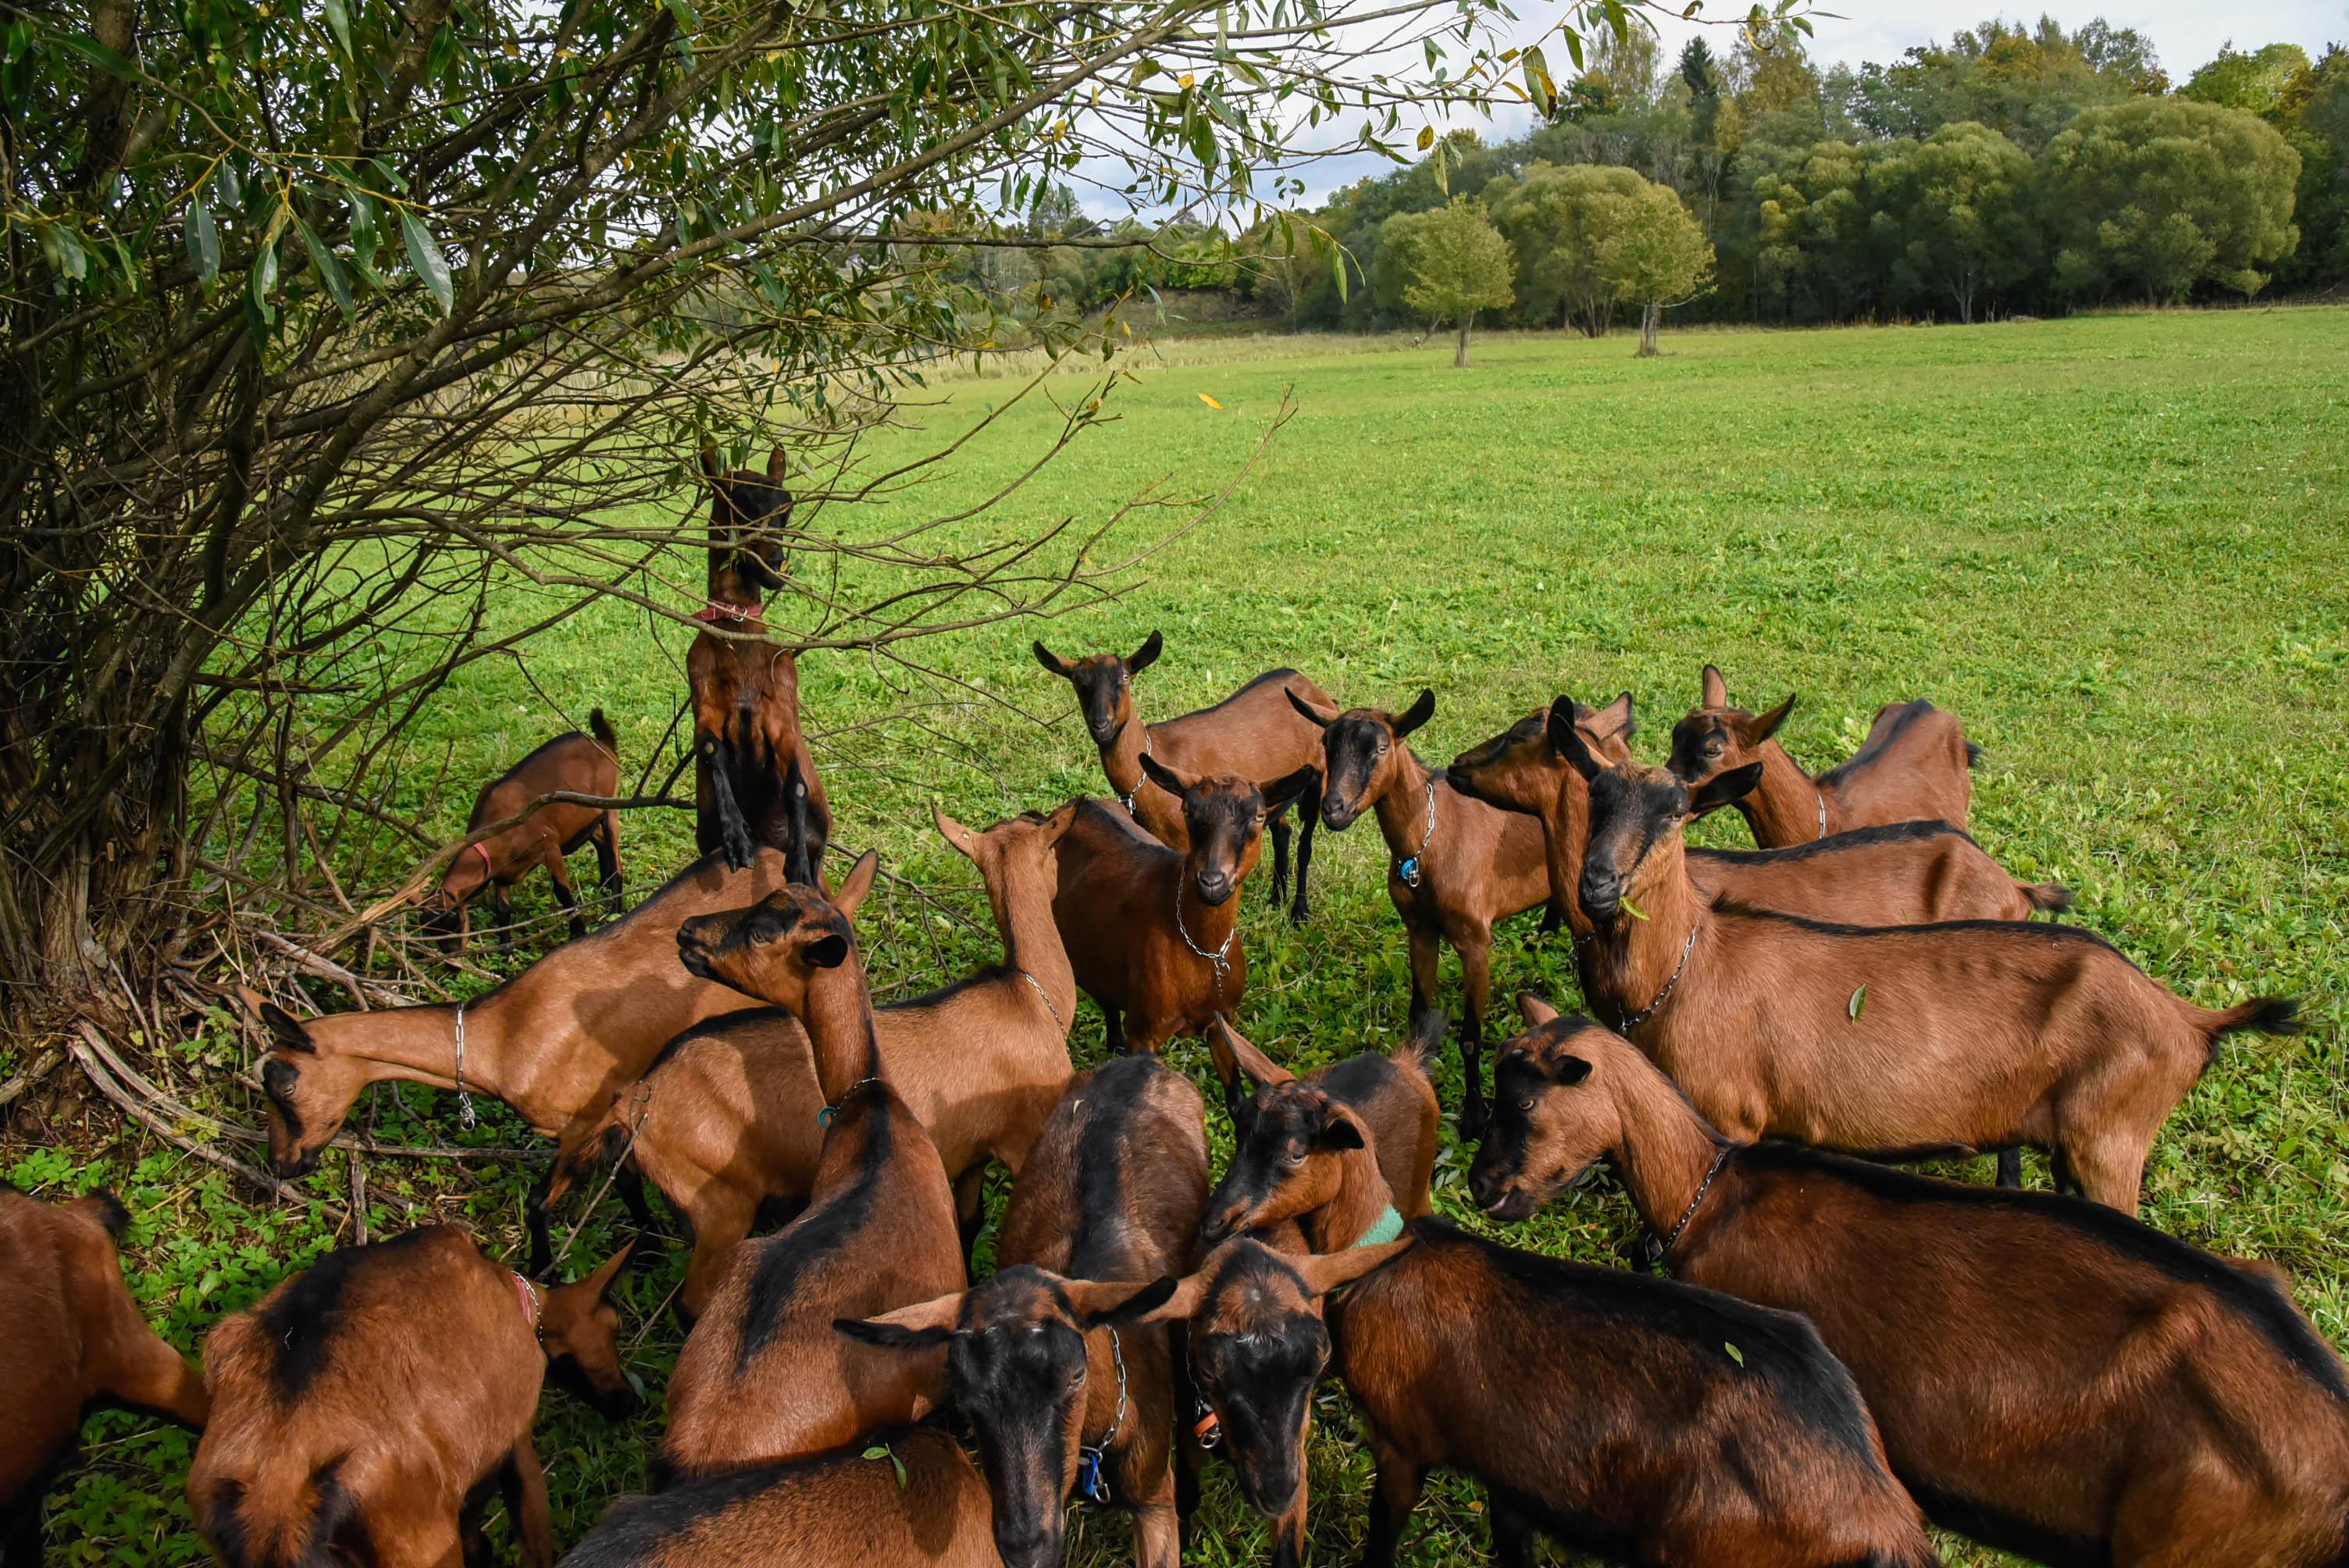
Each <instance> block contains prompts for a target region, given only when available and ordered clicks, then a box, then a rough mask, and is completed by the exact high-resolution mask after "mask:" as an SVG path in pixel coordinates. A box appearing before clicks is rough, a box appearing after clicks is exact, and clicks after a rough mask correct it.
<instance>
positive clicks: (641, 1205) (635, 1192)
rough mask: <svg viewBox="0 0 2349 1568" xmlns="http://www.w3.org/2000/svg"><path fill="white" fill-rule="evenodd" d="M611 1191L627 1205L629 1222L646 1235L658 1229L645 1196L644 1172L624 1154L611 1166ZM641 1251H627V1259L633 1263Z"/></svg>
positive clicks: (649, 1202) (651, 1207) (650, 1203)
mask: <svg viewBox="0 0 2349 1568" xmlns="http://www.w3.org/2000/svg"><path fill="white" fill-rule="evenodd" d="M612 1191H615V1192H617V1193H618V1194H619V1195H620V1202H623V1203H625V1204H626V1205H627V1206H628V1222H629V1223H631V1224H633V1225H635V1226H636V1229H637V1230H638V1231H640V1232H642V1233H644V1234H646V1235H652V1234H655V1233H657V1232H658V1231H659V1229H660V1226H659V1225H658V1224H657V1222H655V1221H654V1219H653V1206H652V1202H651V1201H650V1200H648V1199H647V1198H646V1196H645V1173H644V1172H643V1171H639V1170H637V1169H636V1165H635V1164H634V1163H633V1162H632V1161H630V1160H629V1159H627V1158H626V1156H623V1157H622V1158H621V1161H620V1162H619V1163H618V1164H617V1165H616V1166H614V1167H613V1168H612ZM642 1253H643V1249H642V1248H639V1249H637V1251H636V1252H635V1253H629V1254H628V1257H629V1261H630V1262H632V1263H633V1262H634V1261H636V1258H637V1257H638V1256H640V1255H641V1254H642ZM647 1261H649V1260H647Z"/></svg>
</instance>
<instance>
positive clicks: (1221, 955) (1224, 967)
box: [1174, 882, 1240, 1003]
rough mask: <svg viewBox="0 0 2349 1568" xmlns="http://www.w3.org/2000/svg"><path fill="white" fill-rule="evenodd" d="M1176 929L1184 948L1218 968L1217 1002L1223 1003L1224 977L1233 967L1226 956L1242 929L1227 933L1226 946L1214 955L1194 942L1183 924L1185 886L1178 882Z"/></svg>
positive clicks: (1175, 898)
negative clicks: (1234, 938) (1233, 939)
mask: <svg viewBox="0 0 2349 1568" xmlns="http://www.w3.org/2000/svg"><path fill="white" fill-rule="evenodd" d="M1174 929H1175V931H1176V932H1177V933H1179V934H1181V936H1182V938H1183V945H1184V946H1185V947H1187V948H1189V949H1190V950H1191V951H1192V952H1194V953H1195V954H1198V955H1199V956H1200V957H1202V958H1204V959H1206V961H1207V962H1208V963H1210V964H1212V965H1215V966H1216V1002H1218V1003H1221V1002H1222V1001H1223V999H1224V975H1226V973H1228V972H1229V971H1230V969H1231V966H1232V961H1231V960H1230V959H1229V958H1227V957H1226V956H1225V954H1228V953H1229V952H1231V950H1232V938H1233V937H1235V936H1237V935H1238V934H1240V928H1239V927H1238V926H1237V925H1234V926H1233V927H1232V928H1231V930H1230V931H1229V932H1227V933H1226V934H1225V935H1224V944H1223V945H1222V946H1221V947H1218V948H1216V950H1215V951H1214V952H1213V953H1210V952H1208V951H1207V950H1206V948H1204V947H1202V946H1200V945H1199V944H1197V943H1195V942H1194V941H1192V940H1191V933H1190V931H1189V929H1188V928H1187V927H1185V925H1184V923H1183V884H1182V883H1181V882H1176V883H1175V884H1174Z"/></svg>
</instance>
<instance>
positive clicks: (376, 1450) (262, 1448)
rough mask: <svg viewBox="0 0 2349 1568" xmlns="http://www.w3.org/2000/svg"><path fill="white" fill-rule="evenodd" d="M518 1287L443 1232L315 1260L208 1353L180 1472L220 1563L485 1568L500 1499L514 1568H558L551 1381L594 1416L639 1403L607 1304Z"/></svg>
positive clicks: (441, 1228) (603, 1271)
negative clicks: (489, 1499) (539, 1419)
mask: <svg viewBox="0 0 2349 1568" xmlns="http://www.w3.org/2000/svg"><path fill="white" fill-rule="evenodd" d="M627 1258H628V1248H626V1247H623V1248H622V1249H621V1250H620V1251H619V1252H618V1253H615V1254H614V1255H613V1256H612V1257H611V1258H609V1259H608V1260H606V1261H605V1264H603V1265H602V1266H601V1267H600V1268H598V1269H596V1271H595V1273H594V1274H590V1275H589V1276H588V1277H587V1278H585V1279H584V1280H582V1281H580V1282H579V1283H578V1284H568V1285H556V1286H554V1287H551V1288H548V1287H542V1286H538V1285H533V1284H531V1283H530V1282H529V1281H528V1280H526V1279H524V1278H523V1276H522V1275H520V1274H512V1273H510V1272H509V1271H507V1270H506V1269H504V1268H502V1267H500V1266H499V1265H498V1264H493V1263H492V1262H491V1261H490V1260H489V1259H487V1258H485V1257H483V1256H482V1255H481V1251H480V1249H479V1248H477V1247H476V1246H474V1244H473V1242H472V1238H471V1237H470V1236H468V1235H466V1234H465V1233H463V1232H462V1231H460V1230H457V1229H454V1228H453V1227H450V1226H447V1225H434V1226H429V1227H428V1228H426V1229H423V1230H419V1231H410V1232H409V1233H407V1234H405V1235H402V1236H397V1237H394V1238H393V1239H391V1240H390V1241H387V1242H378V1243H375V1244H374V1245H372V1246H363V1247H346V1248H344V1249H343V1250H341V1251H339V1252H334V1253H327V1254H326V1256H325V1257H323V1258H321V1259H319V1260H318V1262H316V1263H315V1264H312V1265H310V1267H308V1268H307V1269H305V1270H304V1271H302V1272H301V1273H300V1274H296V1275H295V1276H294V1277H293V1278H291V1279H288V1280H286V1281H285V1282H284V1283H282V1284H279V1285H278V1286H277V1288H276V1289H274V1290H273V1291H271V1292H270V1293H269V1294H268V1295H264V1296H263V1297H262V1298H261V1300H260V1301H258V1302H256V1303H255V1304H254V1305H252V1306H250V1307H247V1308H246V1309H245V1310H243V1312H239V1313H236V1314H234V1315H231V1316H229V1317H226V1318H223V1319H222V1321H221V1322H220V1324H219V1325H218V1326H216V1327H214V1328H213V1330H212V1334H211V1335H210V1336H209V1337H207V1338H206V1339H205V1341H204V1381H205V1386H206V1387H207V1388H209V1389H210V1391H211V1394H212V1423H211V1425H210V1426H209V1427H207V1428H206V1429H205V1431H204V1437H203V1441H202V1443H200V1444H199V1445H197V1448H196V1457H195V1462H194V1463H193V1465H192V1466H191V1467H190V1469H189V1471H188V1504H189V1507H190V1509H191V1511H192V1512H193V1513H194V1516H195V1522H196V1528H197V1529H198V1530H199V1531H200V1532H202V1535H203V1538H204V1541H205V1543H206V1544H207V1545H209V1546H210V1547H211V1548H212V1552H213V1553H214V1554H215V1555H217V1556H218V1557H219V1558H220V1559H221V1561H222V1562H223V1563H227V1564H229V1568H307V1565H309V1564H311V1563H324V1562H329V1561H334V1562H363V1563H373V1564H377V1565H378V1568H411V1565H412V1568H428V1565H440V1564H452V1563H457V1562H458V1561H460V1555H461V1557H462V1560H464V1561H466V1562H486V1561H487V1560H488V1558H487V1544H486V1542H482V1541H481V1535H480V1522H479V1518H478V1513H479V1510H480V1508H481V1504H482V1502H483V1501H486V1496H487V1493H488V1491H489V1490H490V1487H491V1484H492V1482H494V1483H496V1485H497V1486H498V1487H499V1488H501V1489H502V1491H504V1494H505V1499H506V1507H507V1510H508V1511H509V1512H511V1513H512V1517H513V1522H514V1533H515V1534H516V1535H517V1536H518V1537H520V1539H521V1542H522V1548H523V1558H524V1560H525V1561H527V1562H529V1563H533V1564H537V1565H539V1568H544V1565H545V1564H547V1563H553V1562H554V1538H553V1534H552V1532H551V1531H550V1529H549V1526H548V1522H547V1511H546V1480H545V1477H544V1475H543V1472H542V1471H541V1470H540V1469H539V1463H538V1455H537V1452H536V1451H535V1450H534V1449H533V1448H532V1447H531V1440H530V1429H531V1423H532V1421H533V1419H534V1418H535V1417H536V1416H537V1413H538V1396H539V1387H540V1385H541V1383H542V1382H543V1380H544V1377H545V1375H546V1372H547V1369H548V1366H549V1364H550V1363H553V1364H554V1365H555V1366H556V1367H558V1368H560V1369H562V1370H564V1372H565V1373H566V1375H575V1376H577V1377H579V1378H581V1379H582V1380H583V1381H584V1383H585V1388H586V1390H587V1392H588V1393H589V1396H590V1398H593V1399H594V1400H595V1403H596V1404H597V1406H598V1407H599V1408H602V1409H603V1410H604V1411H605V1413H606V1414H609V1415H619V1414H625V1413H626V1411H628V1410H629V1409H631V1408H634V1406H635V1403H636V1396H635V1394H634V1393H633V1391H632V1390H631V1389H630V1387H629V1386H628V1382H627V1379H626V1375H625V1373H624V1372H623V1371H622V1369H621V1366H620V1355H619V1345H618V1342H617V1339H616V1336H615V1330H616V1326H617V1324H618V1315H617V1314H616V1312H615V1311H614V1310H613V1308H612V1306H611V1305H610V1303H609V1302H608V1301H607V1300H605V1293H606V1292H607V1291H608V1290H609V1289H610V1287H611V1284H612V1281H613V1280H614V1279H615V1278H616V1277H617V1275H618V1274H619V1272H620V1270H621V1268H622V1267H623V1266H624V1265H625V1264H626V1262H627Z"/></svg>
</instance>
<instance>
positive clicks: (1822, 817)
mask: <svg viewBox="0 0 2349 1568" xmlns="http://www.w3.org/2000/svg"><path fill="white" fill-rule="evenodd" d="M1811 793H1812V794H1814V795H1816V796H1817V797H1818V798H1819V837H1820V838H1822V839H1824V838H1826V836H1827V797H1826V790H1824V789H1820V788H1819V787H1818V786H1817V785H1816V784H1813V785H1812V786H1811Z"/></svg>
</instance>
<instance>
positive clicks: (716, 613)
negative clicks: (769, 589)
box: [693, 599, 767, 626]
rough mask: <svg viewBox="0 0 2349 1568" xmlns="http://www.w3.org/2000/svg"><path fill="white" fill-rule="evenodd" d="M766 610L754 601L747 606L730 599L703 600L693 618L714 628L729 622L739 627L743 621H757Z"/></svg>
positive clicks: (762, 605)
mask: <svg viewBox="0 0 2349 1568" xmlns="http://www.w3.org/2000/svg"><path fill="white" fill-rule="evenodd" d="M766 608H767V607H766V606H765V605H764V604H761V603H759V601H757V600H756V599H753V600H751V601H750V603H748V604H737V603H734V602H733V601H732V600H730V599H705V600H703V601H702V602H701V608H700V609H698V610H697V611H695V612H694V614H693V618H694V619H695V620H697V621H699V622H701V623H702V624H705V625H711V626H714V625H716V624H718V623H719V622H720V621H731V622H732V623H733V624H736V625H738V626H739V625H740V624H742V623H743V622H745V621H752V620H756V619H758V618H759V616H761V614H765V613H766Z"/></svg>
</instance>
